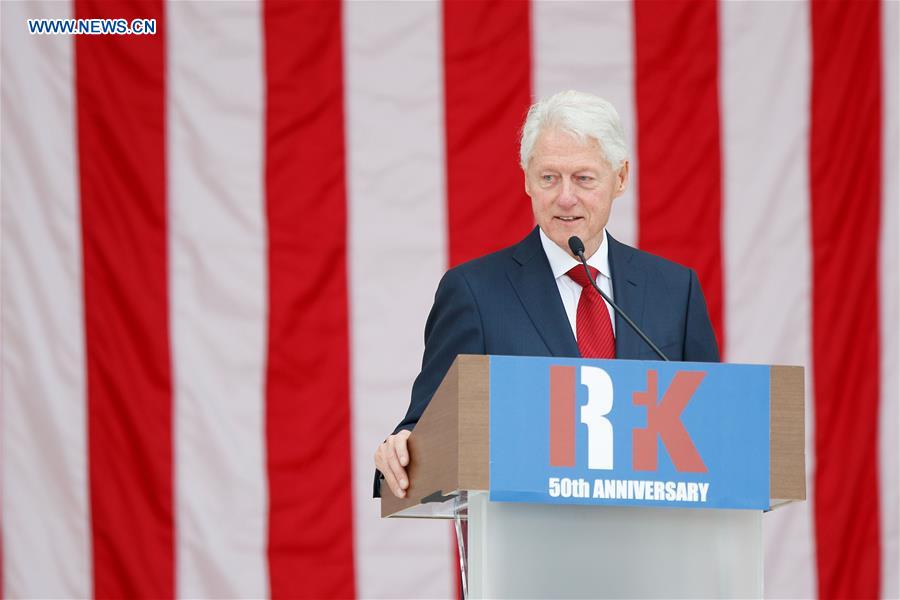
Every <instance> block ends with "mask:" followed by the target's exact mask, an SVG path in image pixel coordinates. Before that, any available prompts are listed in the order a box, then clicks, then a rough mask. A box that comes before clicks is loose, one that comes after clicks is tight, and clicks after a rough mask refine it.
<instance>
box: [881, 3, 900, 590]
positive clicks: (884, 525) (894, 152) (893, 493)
mask: <svg viewBox="0 0 900 600" xmlns="http://www.w3.org/2000/svg"><path fill="white" fill-rule="evenodd" d="M881 7H882V15H881V23H882V27H883V28H882V32H883V36H884V37H883V41H882V48H883V50H882V59H883V61H884V62H883V64H882V69H883V74H884V79H883V81H882V89H883V90H884V95H883V102H884V105H883V108H882V115H883V118H884V122H883V123H882V128H881V131H882V135H883V136H884V137H883V140H882V141H883V148H884V154H883V156H882V161H881V164H882V169H881V171H882V176H883V179H882V185H883V189H882V203H881V207H882V211H881V251H880V256H881V272H880V278H879V279H880V283H881V297H880V299H879V301H880V305H881V315H880V319H881V332H882V335H881V404H880V406H879V411H880V412H879V415H878V426H879V442H880V444H879V473H878V475H879V487H880V492H881V597H882V598H898V597H900V569H898V565H900V523H898V516H900V515H898V513H900V499H898V492H900V441H898V440H900V434H898V430H900V422H898V420H900V406H898V405H900V389H898V388H900V377H898V373H900V351H898V347H897V345H898V340H897V338H898V334H900V300H898V296H900V249H898V239H900V223H898V221H900V210H898V207H900V184H898V177H897V165H900V148H898V146H900V119H898V114H900V76H898V74H900V40H898V34H900V4H898V3H897V2H883V3H882V4H881Z"/></svg>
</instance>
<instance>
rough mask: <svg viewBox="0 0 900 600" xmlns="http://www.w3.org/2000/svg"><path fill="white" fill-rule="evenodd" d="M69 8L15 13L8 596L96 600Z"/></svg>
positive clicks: (6, 264)
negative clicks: (42, 26)
mask: <svg viewBox="0 0 900 600" xmlns="http://www.w3.org/2000/svg"><path fill="white" fill-rule="evenodd" d="M71 16H72V15H71V6H70V5H69V4H68V3H63V2H30V3H23V2H6V3H4V4H3V22H2V35H0V39H2V45H3V47H2V56H3V62H2V66H0V69H2V72H3V78H2V94H3V98H2V102H3V110H2V123H0V130H2V136H3V137H2V146H3V152H2V173H3V178H2V197H3V221H2V240H3V252H2V254H3V257H2V269H3V292H2V311H0V312H2V323H0V328H2V334H3V352H2V376H0V377H2V381H3V383H2V385H3V394H2V401H0V402H2V403H0V468H2V473H0V476H2V477H0V493H2V507H0V509H2V513H0V523H2V530H3V541H2V545H3V590H2V595H3V596H4V597H14V598H15V597H20V598H22V597H30V598H38V597H43V598H51V597H55V598H63V597H69V598H86V597H89V596H90V595H91V593H92V584H91V564H90V560H91V541H90V535H91V532H90V507H89V500H88V481H87V478H88V467H87V422H86V408H85V403H86V401H87V400H86V376H85V368H86V367H85V350H84V347H85V341H84V327H83V320H84V308H83V289H82V262H81V218H80V214H79V208H78V172H77V169H78V167H77V162H76V158H75V149H76V139H75V131H76V128H75V98H74V94H75V86H74V82H75V75H74V72H73V71H74V56H73V54H74V38H72V37H67V36H50V35H40V36H38V35H35V36H31V35H29V34H28V31H27V28H26V19H28V18H68V17H71Z"/></svg>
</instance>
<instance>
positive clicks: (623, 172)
mask: <svg viewBox="0 0 900 600" xmlns="http://www.w3.org/2000/svg"><path fill="white" fill-rule="evenodd" d="M628 172H629V169H628V161H627V160H623V161H622V166H621V167H619V171H618V172H617V173H616V191H615V195H616V197H618V196H621V195H622V194H623V193H624V192H625V190H627V189H628Z"/></svg>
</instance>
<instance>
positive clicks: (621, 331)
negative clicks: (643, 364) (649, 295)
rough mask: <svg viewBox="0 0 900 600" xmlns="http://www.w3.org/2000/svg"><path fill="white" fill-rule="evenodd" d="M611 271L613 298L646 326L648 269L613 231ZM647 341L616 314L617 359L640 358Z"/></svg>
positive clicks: (610, 247) (610, 259)
mask: <svg viewBox="0 0 900 600" xmlns="http://www.w3.org/2000/svg"><path fill="white" fill-rule="evenodd" d="M606 237H607V239H608V240H609V270H610V271H611V273H610V275H612V285H613V300H615V301H616V304H618V305H619V307H620V308H621V309H622V310H623V311H625V313H626V314H627V315H628V316H629V317H631V320H632V321H634V322H635V323H636V324H637V325H638V327H641V328H643V322H644V295H645V292H646V290H647V287H646V285H644V283H645V279H646V274H645V273H644V271H642V270H640V269H637V268H635V266H634V265H633V264H632V263H631V259H632V258H633V257H634V251H633V250H632V249H631V248H629V247H628V246H626V245H625V244H622V243H620V242H617V241H616V240H615V239H613V237H612V236H611V235H609V232H607V233H606ZM643 344H644V341H643V340H641V338H640V337H638V335H637V334H636V333H635V332H634V331H633V330H632V329H631V327H629V326H628V323H626V322H625V321H624V319H622V318H621V317H620V316H618V315H616V358H637V357H638V356H639V352H640V349H641V347H642V346H643Z"/></svg>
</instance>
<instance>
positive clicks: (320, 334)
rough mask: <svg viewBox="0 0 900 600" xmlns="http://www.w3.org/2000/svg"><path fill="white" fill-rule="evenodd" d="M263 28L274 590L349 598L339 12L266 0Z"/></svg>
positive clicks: (332, 5)
mask: <svg viewBox="0 0 900 600" xmlns="http://www.w3.org/2000/svg"><path fill="white" fill-rule="evenodd" d="M264 18H265V45H266V49H265V54H266V57H265V68H266V77H267V84H266V173H265V185H266V210H267V218H268V232H269V255H268V266H269V330H268V338H269V339H268V366H267V374H266V436H267V451H268V465H267V467H268V476H269V545H268V558H269V575H270V580H271V581H270V583H271V592H272V596H273V597H275V598H307V597H308V598H346V597H352V596H353V595H354V593H355V584H354V570H353V526H352V524H353V508H352V504H351V494H350V493H351V488H352V486H351V485H350V483H349V482H350V481H351V480H352V476H351V475H352V473H351V468H350V450H351V448H350V424H351V422H350V399H349V393H350V392H349V387H350V383H349V337H348V319H349V314H348V307H347V304H348V300H347V293H348V290H347V261H346V253H347V231H346V229H347V226H346V222H347V207H346V192H345V184H344V176H345V162H344V111H343V94H344V90H343V82H342V76H343V71H342V55H341V4H340V3H339V2H279V1H276V0H272V1H268V2H266V3H265V8H264ZM385 143H390V141H389V140H386V141H385ZM372 226H373V227H374V226H377V224H374V223H373V224H372Z"/></svg>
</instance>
